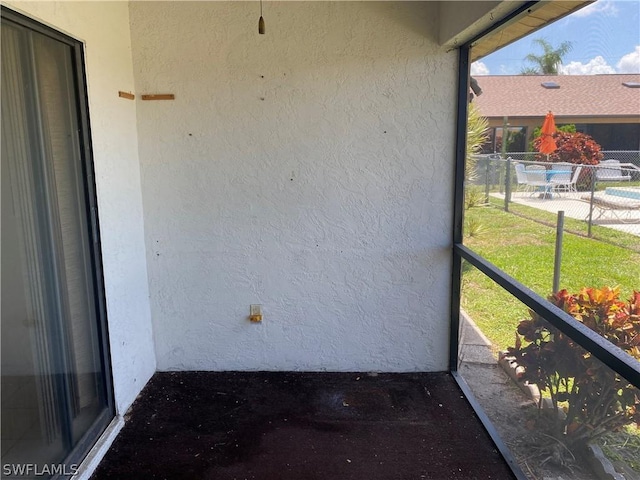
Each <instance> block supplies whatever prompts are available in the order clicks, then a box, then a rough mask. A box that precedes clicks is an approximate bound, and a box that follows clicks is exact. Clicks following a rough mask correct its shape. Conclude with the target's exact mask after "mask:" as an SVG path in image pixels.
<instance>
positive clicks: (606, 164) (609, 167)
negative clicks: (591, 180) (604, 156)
mask: <svg viewBox="0 0 640 480" xmlns="http://www.w3.org/2000/svg"><path fill="white" fill-rule="evenodd" d="M596 180H597V181H599V182H621V181H625V180H626V181H630V180H631V175H628V174H623V173H622V167H621V166H620V161H619V160H614V159H612V158H610V159H609V160H603V161H602V162H600V165H598V167H597V168H596Z"/></svg>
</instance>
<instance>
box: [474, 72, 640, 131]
mask: <svg viewBox="0 0 640 480" xmlns="http://www.w3.org/2000/svg"><path fill="white" fill-rule="evenodd" d="M474 78H475V79H476V80H477V81H478V84H479V85H480V88H481V89H482V95H480V96H479V97H476V98H474V100H473V101H474V103H476V104H477V105H478V107H479V109H480V112H481V113H482V115H483V116H485V117H504V116H508V117H544V115H545V114H546V113H547V112H548V111H549V110H551V111H552V112H553V114H554V115H555V116H556V117H576V116H579V117H611V116H614V117H620V116H625V117H638V122H640V88H629V87H625V86H624V85H623V83H627V82H632V83H640V74H620V75H617V74H616V75H508V76H505V75H502V76H493V75H486V76H484V75H483V76H479V75H478V76H475V77H474ZM544 82H555V83H556V84H558V85H559V87H560V88H544V87H543V86H542V83H544Z"/></svg>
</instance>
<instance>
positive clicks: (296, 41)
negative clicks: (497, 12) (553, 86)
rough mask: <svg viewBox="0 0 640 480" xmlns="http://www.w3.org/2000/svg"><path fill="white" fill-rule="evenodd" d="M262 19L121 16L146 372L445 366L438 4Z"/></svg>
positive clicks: (269, 7)
mask: <svg viewBox="0 0 640 480" xmlns="http://www.w3.org/2000/svg"><path fill="white" fill-rule="evenodd" d="M258 17H259V8H258V4H257V3H255V2H253V3H251V2H132V3H131V4H130V18H131V32H132V47H133V63H134V71H135V90H136V93H137V94H138V96H137V99H136V102H137V105H138V110H137V114H138V136H139V145H140V148H139V151H140V162H141V175H142V185H143V199H144V216H145V235H146V244H147V264H148V269H149V285H150V295H151V305H152V317H153V321H154V335H155V344H156V353H157V360H158V369H159V370H308V371H321V370H331V371H363V370H367V371H369V370H379V371H415V370H421V371H428V370H446V369H447V368H448V365H447V353H448V337H449V304H450V284H451V267H450V263H451V241H452V238H451V236H452V234H451V232H452V211H453V210H452V209H453V200H452V198H453V184H454V182H453V169H454V161H453V159H454V145H455V141H454V140H455V139H454V129H455V117H456V90H457V85H456V70H457V53H456V52H455V51H452V52H448V53H447V52H446V50H445V49H444V48H443V47H439V46H438V44H437V39H436V35H437V20H438V19H437V4H436V2H407V3H401V2H389V3H382V2H371V3H365V2H282V3H280V2H267V3H265V4H264V18H265V22H266V35H258V32H257V28H258V25H257V24H258ZM152 93H172V94H174V95H175V100H173V101H142V100H140V94H152ZM250 304H261V305H262V308H263V315H264V320H263V322H262V323H261V324H253V323H251V322H249V321H248V318H247V317H248V315H249V305H250Z"/></svg>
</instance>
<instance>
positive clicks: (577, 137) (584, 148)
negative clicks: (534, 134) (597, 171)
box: [533, 131, 603, 165]
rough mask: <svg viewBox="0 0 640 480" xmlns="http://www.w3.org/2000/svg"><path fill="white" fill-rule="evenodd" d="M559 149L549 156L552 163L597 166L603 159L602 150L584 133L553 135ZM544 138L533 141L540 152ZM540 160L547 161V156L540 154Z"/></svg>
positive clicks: (559, 133)
mask: <svg viewBox="0 0 640 480" xmlns="http://www.w3.org/2000/svg"><path fill="white" fill-rule="evenodd" d="M553 138H554V140H555V141H556V145H557V147H558V149H557V150H556V151H555V152H553V153H551V154H550V155H549V157H548V158H549V161H550V162H553V163H555V162H568V163H575V164H580V165H597V164H598V163H600V160H602V158H603V154H602V153H601V151H600V150H601V148H600V145H599V144H598V143H596V141H595V140H593V138H591V137H590V136H589V135H586V134H584V133H579V132H576V133H570V132H562V131H558V132H556V133H554V134H553ZM541 141H542V137H538V138H536V139H535V140H534V141H533V146H534V148H535V149H536V151H537V150H538V147H539V146H540V142H541ZM538 160H540V161H547V155H543V154H538Z"/></svg>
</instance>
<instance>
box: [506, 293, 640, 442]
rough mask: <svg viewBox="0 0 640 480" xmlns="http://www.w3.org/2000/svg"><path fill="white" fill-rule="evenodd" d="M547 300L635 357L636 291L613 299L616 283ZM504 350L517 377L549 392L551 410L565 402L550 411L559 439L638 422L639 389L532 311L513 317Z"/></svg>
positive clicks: (638, 332) (639, 337) (639, 303)
mask: <svg viewBox="0 0 640 480" xmlns="http://www.w3.org/2000/svg"><path fill="white" fill-rule="evenodd" d="M549 300H550V301H551V302H552V303H554V304H555V305H556V306H557V307H559V308H562V309H563V310H564V311H565V312H567V313H569V314H571V315H572V316H573V317H574V318H575V319H576V320H578V321H579V322H582V323H583V324H584V325H585V326H587V327H589V328H590V329H591V330H594V331H595V332H597V333H599V334H600V335H602V336H603V337H605V338H606V339H607V340H609V341H610V342H612V343H613V344H614V345H616V346H617V347H620V348H621V349H623V350H625V351H626V352H627V353H629V354H630V355H631V356H633V357H635V358H637V359H640V292H637V291H636V292H634V293H633V295H632V297H631V299H630V300H629V301H628V302H627V303H625V302H623V301H620V300H619V289H618V288H614V289H611V288H607V287H604V288H602V289H595V288H584V289H582V290H581V291H580V292H579V293H578V294H576V295H571V294H569V293H567V291H566V290H562V291H560V292H558V293H557V294H555V295H552V296H550V297H549ZM523 344H524V345H525V346H523ZM508 350H509V353H510V354H511V355H513V356H514V357H515V359H516V362H517V363H518V364H519V365H520V366H522V367H523V373H522V377H521V378H522V379H523V380H528V381H529V382H530V383H535V384H536V385H537V386H538V388H539V389H540V391H541V392H545V391H546V392H547V393H548V394H549V395H550V397H551V402H552V405H553V411H555V412H556V414H557V413H558V410H559V404H565V405H566V406H568V407H567V408H566V409H565V411H566V417H565V418H564V419H560V416H559V415H556V416H555V417H554V418H557V419H558V420H557V423H556V428H557V431H556V432H555V433H557V434H558V435H561V436H563V438H564V443H565V444H567V445H569V446H571V447H575V446H580V445H583V444H584V443H585V442H586V441H589V440H592V439H594V438H597V437H598V436H600V435H602V434H604V433H607V432H611V431H617V430H619V429H620V428H622V427H623V426H625V425H629V424H633V423H635V424H636V425H640V391H639V390H638V389H637V388H635V387H633V385H631V384H630V383H629V382H628V381H626V380H625V379H624V378H622V377H620V376H619V375H617V374H615V373H614V372H613V371H612V370H611V369H609V368H608V367H606V366H605V365H604V364H603V363H602V362H600V361H599V360H597V359H596V358H594V357H593V356H592V355H591V354H589V353H588V352H586V351H585V350H584V349H582V348H581V347H579V346H578V345H576V344H575V342H573V340H571V339H570V338H569V337H567V336H566V335H564V334H563V333H562V332H560V331H559V330H557V329H556V328H555V327H553V326H552V325H551V324H549V323H548V322H547V321H545V320H544V319H543V318H541V317H540V316H539V315H537V314H535V313H534V312H531V318H530V319H526V320H522V321H521V322H520V323H519V325H518V328H517V334H516V345H515V347H513V348H510V349H508ZM541 402H542V399H541ZM565 402H566V403H565Z"/></svg>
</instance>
